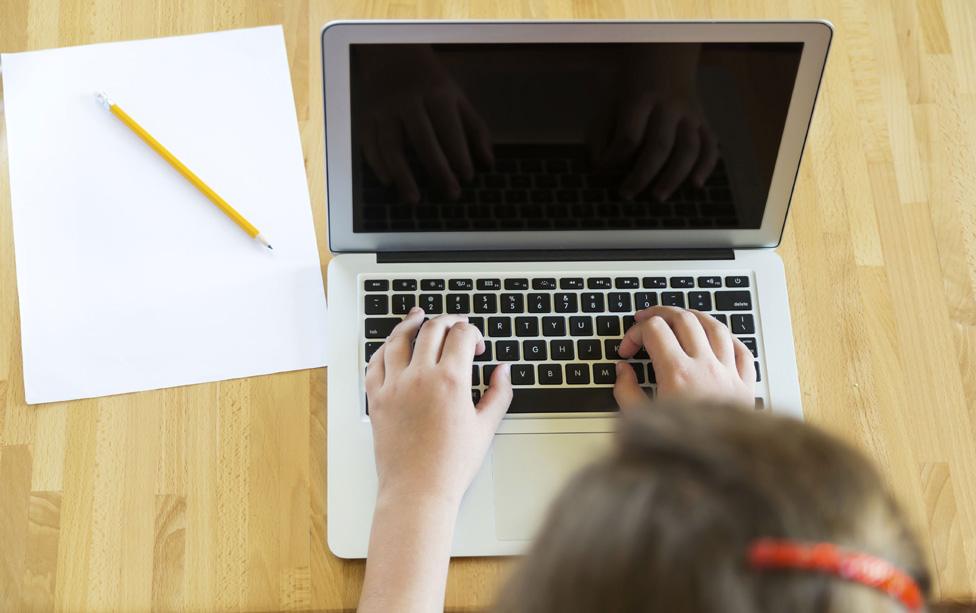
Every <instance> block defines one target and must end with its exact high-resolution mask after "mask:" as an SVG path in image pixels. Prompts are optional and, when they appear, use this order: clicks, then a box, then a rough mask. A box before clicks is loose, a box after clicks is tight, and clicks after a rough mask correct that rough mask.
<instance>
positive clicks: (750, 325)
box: [732, 314, 756, 334]
mask: <svg viewBox="0 0 976 613" xmlns="http://www.w3.org/2000/svg"><path fill="white" fill-rule="evenodd" d="M732 333H733V334H755V333H756V322H755V321H753V319H752V315H748V314H746V315H733V316H732Z"/></svg>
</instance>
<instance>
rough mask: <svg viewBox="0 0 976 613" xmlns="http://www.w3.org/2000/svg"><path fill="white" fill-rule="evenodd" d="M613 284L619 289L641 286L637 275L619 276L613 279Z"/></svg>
mask: <svg viewBox="0 0 976 613" xmlns="http://www.w3.org/2000/svg"><path fill="white" fill-rule="evenodd" d="M613 285H614V287H616V288H617V289H637V288H639V287H640V281H639V280H638V279H637V277H617V278H616V279H614V280H613Z"/></svg>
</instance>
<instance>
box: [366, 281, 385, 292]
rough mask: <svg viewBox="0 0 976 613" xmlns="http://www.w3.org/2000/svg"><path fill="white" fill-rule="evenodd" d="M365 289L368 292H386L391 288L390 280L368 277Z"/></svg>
mask: <svg viewBox="0 0 976 613" xmlns="http://www.w3.org/2000/svg"><path fill="white" fill-rule="evenodd" d="M363 289H364V290H366V291H367V292H385V291H387V290H388V289H390V282H389V280H387V279H366V280H365V281H363Z"/></svg>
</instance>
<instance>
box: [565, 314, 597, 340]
mask: <svg viewBox="0 0 976 613" xmlns="http://www.w3.org/2000/svg"><path fill="white" fill-rule="evenodd" d="M569 335H570V336H593V318H592V317H587V316H577V317H570V318H569Z"/></svg>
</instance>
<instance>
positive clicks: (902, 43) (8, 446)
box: [0, 0, 976, 611]
mask: <svg viewBox="0 0 976 613" xmlns="http://www.w3.org/2000/svg"><path fill="white" fill-rule="evenodd" d="M423 4H424V8H423V9H418V8H416V7H414V6H412V5H411V4H410V3H407V2H384V1H380V2H353V1H346V2H300V1H295V2H289V1H281V2H231V1H224V2H217V3H210V2H145V1H138V2H124V1H121V0H119V1H109V0H106V1H100V0H93V1H81V0H78V1H65V2H53V1H44V0H36V1H30V0H3V1H2V4H0V50H2V51H7V52H10V51H21V50H27V49H43V48H47V47H58V46H64V45H78V44H84V43H94V42H104V41H114V40H126V39H136V38H148V37H157V36H168V35H173V34H189V33H197V32H209V31H212V30H222V29H228V28H241V27H248V26H257V25H264V24H277V23H281V24H284V29H285V36H286V39H287V44H288V57H289V61H290V65H291V75H292V81H293V86H294V90H295V104H296V107H297V110H298V118H299V121H300V123H301V132H302V142H303V147H304V150H305V160H306V168H307V171H308V182H309V191H310V192H311V195H312V203H313V207H314V214H315V224H316V231H317V235H318V238H319V249H320V252H321V256H322V263H323V266H322V270H323V274H324V272H325V264H326V262H327V261H328V258H329V253H328V250H327V242H326V232H325V227H326V213H325V189H324V177H323V127H322V91H321V76H320V63H319V30H320V28H321V26H322V24H324V23H325V22H327V21H329V20H331V19H338V18H383V17H398V18H507V19H513V18H535V19H545V18H558V19H569V18H579V19H589V18H601V19H606V18H668V19H675V18H696V17H698V18H718V19H722V18H752V19H756V18H827V19H830V20H831V21H832V22H833V23H834V24H835V26H836V29H837V31H836V35H835V38H834V42H833V48H832V49H831V53H830V59H829V62H828V66H827V77H826V82H825V84H824V87H823V88H822V90H821V93H820V104H819V105H818V107H817V111H816V118H815V121H814V125H813V130H812V132H811V134H810V138H809V140H808V142H807V150H806V155H805V156H804V159H803V164H802V167H801V170H800V176H799V182H798V186H797V190H796V193H795V194H794V199H793V207H792V210H791V215H790V221H789V224H788V225H787V231H786V235H785V236H784V238H783V243H782V246H781V247H780V253H781V254H782V256H783V258H784V260H785V262H786V270H787V274H788V278H789V289H790V297H791V306H792V316H793V325H794V330H795V333H796V343H797V346H796V350H797V354H798V361H799V368H800V380H801V384H802V390H803V402H804V407H805V410H806V415H807V419H808V421H810V422H811V423H815V424H818V425H821V426H823V427H825V428H827V429H828V430H830V431H832V432H834V433H836V434H838V435H840V436H841V437H843V438H845V439H847V440H849V441H851V442H852V443H854V444H855V445H857V446H858V447H860V448H861V449H863V450H865V451H866V452H867V453H869V454H870V455H871V456H872V457H873V458H874V459H875V460H877V462H878V463H879V465H880V466H881V469H882V471H883V474H884V477H885V479H886V481H887V482H888V483H889V484H890V485H891V486H892V487H894V488H895V490H896V491H897V493H898V495H899V497H900V499H901V500H902V502H903V503H904V505H905V507H906V509H907V511H908V513H909V515H910V516H911V519H912V521H913V522H914V524H915V526H916V527H917V530H918V531H919V533H920V534H921V535H922V536H923V537H924V539H925V542H926V544H927V552H928V557H929V562H930V564H931V566H932V567H933V568H934V570H935V578H936V582H935V585H936V589H937V591H938V592H939V593H940V594H943V595H947V596H948V595H955V596H960V595H971V594H973V593H974V592H976V443H974V440H976V298H974V295H976V2H972V1H971V0H942V1H939V0H931V1H928V0H927V1H923V2H919V3H917V4H916V3H914V2H908V1H905V0H893V1H892V2H888V1H886V0H874V1H868V2H858V1H847V0H793V1H791V2H789V3H783V2H781V1H778V0H769V1H767V2H764V1H761V0H749V1H746V0H741V1H739V0H727V1H724V2H715V3H714V4H715V6H714V7H713V8H711V9H709V8H708V7H707V5H708V4H709V3H708V2H706V1H704V0H703V1H702V2H697V3H695V5H696V6H698V7H699V8H701V9H702V10H698V11H694V10H691V9H690V8H685V4H686V3H684V2H678V1H675V2H671V3H665V2H653V3H650V2H644V1H639V0H634V1H632V2H631V1H613V2H597V1H596V0H591V1H581V2H570V1H568V0H562V1H555V2H548V3H542V2H531V1H524V2H516V1H505V2H492V3H487V2H486V3H484V4H481V3H478V2H475V1H474V0H471V1H470V2H451V3H446V5H447V6H445V7H439V6H438V3H436V2H428V3H423ZM787 4H788V8H787V7H786V5H787ZM2 130H5V128H0V131H2ZM0 168H2V174H0V178H2V184H0V610H3V611H8V610H9V611H13V610H32V609H37V610H44V609H51V608H59V609H65V610H82V609H88V610H95V609H120V610H137V609H149V608H150V607H152V608H156V609H169V608H174V609H175V608H185V609H193V610H214V609H248V610H275V609H297V610H339V609H350V608H353V607H355V605H356V601H357V597H358V593H359V588H360V584H361V581H362V574H363V564H362V563H361V562H346V561H342V560H339V559H337V558H335V557H334V556H332V555H331V554H330V553H329V551H328V549H327V547H326V545H325V523H326V516H325V385H326V377H325V370H324V369H320V370H314V371H308V372H295V373H288V374H281V375H275V376H271V377H256V378H253V379H246V380H238V381H226V382H222V383H213V384H208V385H196V386H192V387H185V388H178V389H169V390H161V391H156V392H146V393H140V394H130V395H125V396H117V397H113V398H103V399H97V400H83V401H78V402H71V403H58V404H49V405H43V406H26V405H25V404H24V390H23V377H22V370H21V354H20V335H19V320H18V307H17V292H16V282H15V276H14V261H13V237H12V230H11V217H10V192H9V189H8V187H7V180H6V177H7V172H6V168H7V150H6V139H5V132H4V136H3V137H0ZM507 566H508V564H507V562H506V561H502V560H492V559H479V560H458V561H456V562H454V563H453V564H452V567H451V574H450V580H449V585H448V590H447V604H448V607H449V608H458V609H470V608H477V607H479V606H483V605H486V604H487V603H490V602H491V599H492V595H493V593H494V591H495V589H496V586H497V585H498V583H499V581H500V580H501V579H502V578H503V575H504V573H505V571H506V568H507Z"/></svg>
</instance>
